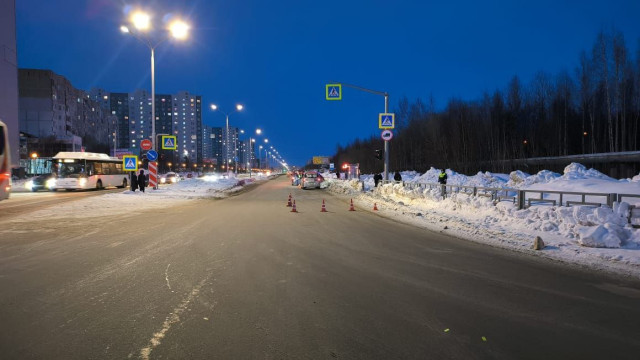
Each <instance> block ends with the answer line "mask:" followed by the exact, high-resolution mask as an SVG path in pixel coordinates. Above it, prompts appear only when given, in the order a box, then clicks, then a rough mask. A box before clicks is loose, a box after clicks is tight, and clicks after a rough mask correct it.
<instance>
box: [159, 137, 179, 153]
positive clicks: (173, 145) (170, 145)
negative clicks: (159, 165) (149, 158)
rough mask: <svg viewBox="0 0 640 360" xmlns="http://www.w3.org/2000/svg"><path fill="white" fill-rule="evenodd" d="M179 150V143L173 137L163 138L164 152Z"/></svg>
mask: <svg viewBox="0 0 640 360" xmlns="http://www.w3.org/2000/svg"><path fill="white" fill-rule="evenodd" d="M177 148H178V142H177V141H176V137H175V136H173V135H163V136H162V149H163V150H176V149H177Z"/></svg>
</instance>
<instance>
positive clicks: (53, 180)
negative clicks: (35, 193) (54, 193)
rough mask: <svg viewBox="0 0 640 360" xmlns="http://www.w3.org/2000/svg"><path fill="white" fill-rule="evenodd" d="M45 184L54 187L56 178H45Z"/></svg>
mask: <svg viewBox="0 0 640 360" xmlns="http://www.w3.org/2000/svg"><path fill="white" fill-rule="evenodd" d="M46 186H47V188H48V189H53V188H55V187H56V179H49V180H47V183H46Z"/></svg>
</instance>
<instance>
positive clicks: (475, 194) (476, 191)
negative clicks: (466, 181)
mask: <svg viewBox="0 0 640 360" xmlns="http://www.w3.org/2000/svg"><path fill="white" fill-rule="evenodd" d="M477 195H478V188H476V187H475V186H474V187H473V197H476V196H477Z"/></svg>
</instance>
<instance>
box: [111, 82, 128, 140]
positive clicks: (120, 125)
mask: <svg viewBox="0 0 640 360" xmlns="http://www.w3.org/2000/svg"><path fill="white" fill-rule="evenodd" d="M109 112H110V113H111V115H113V116H115V117H116V118H117V123H116V132H117V134H118V135H117V141H116V147H117V148H118V149H128V148H129V146H130V145H129V144H130V140H129V94H127V93H111V94H110V95H109Z"/></svg>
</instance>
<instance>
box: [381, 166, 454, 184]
mask: <svg viewBox="0 0 640 360" xmlns="http://www.w3.org/2000/svg"><path fill="white" fill-rule="evenodd" d="M393 180H395V181H402V175H400V172H399V171H396V173H395V174H394V175H393ZM380 181H382V174H379V173H378V174H375V175H373V182H374V183H375V186H376V187H378V184H379V183H380ZM438 182H439V183H440V184H442V185H446V184H447V173H446V172H445V171H444V169H442V170H441V171H440V174H438Z"/></svg>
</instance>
